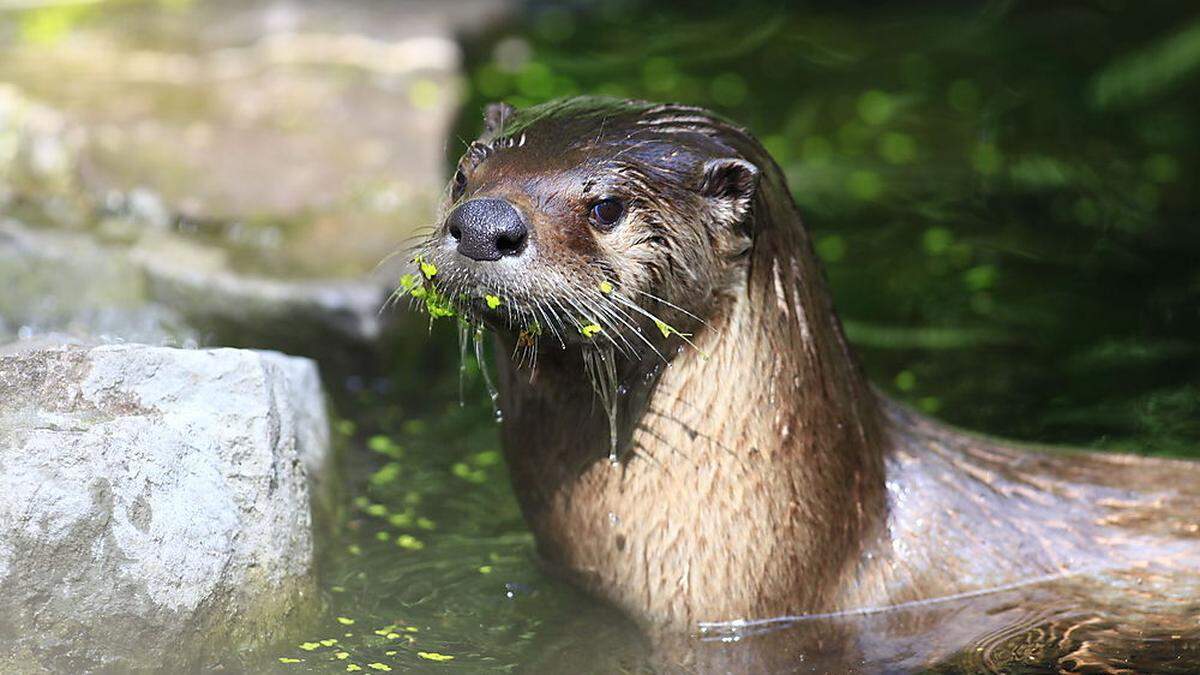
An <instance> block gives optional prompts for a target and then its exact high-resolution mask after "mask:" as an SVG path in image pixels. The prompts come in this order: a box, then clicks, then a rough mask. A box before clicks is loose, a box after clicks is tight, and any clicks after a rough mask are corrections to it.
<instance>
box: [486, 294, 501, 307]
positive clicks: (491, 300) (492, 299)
mask: <svg viewBox="0 0 1200 675" xmlns="http://www.w3.org/2000/svg"><path fill="white" fill-rule="evenodd" d="M483 299H484V301H485V302H487V306H488V309H496V308H497V307H499V306H500V298H498V297H496V296H494V295H485V296H483Z"/></svg>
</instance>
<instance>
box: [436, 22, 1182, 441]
mask: <svg viewBox="0 0 1200 675" xmlns="http://www.w3.org/2000/svg"><path fill="white" fill-rule="evenodd" d="M468 56H469V58H468V65H469V68H470V84H471V89H470V94H469V95H470V100H469V102H468V104H467V105H466V106H465V111H466V112H465V113H464V118H463V119H462V120H461V122H460V125H459V137H460V138H463V139H469V138H472V137H473V136H474V135H475V133H476V132H477V130H478V126H479V122H478V117H477V115H478V111H479V110H480V109H481V107H482V106H483V104H484V103H486V102H488V101H491V100H497V99H503V100H507V101H509V102H511V103H513V104H515V105H517V106H523V105H529V104H533V103H537V102H540V101H544V100H547V99H550V98H555V97H560V96H570V95H574V94H580V93H588V94H610V95H614V96H630V97H638V98H647V99H654V100H671V101H680V102H684V103H690V104H695V105H701V106H705V107H710V108H713V109H715V110H717V111H719V112H722V113H725V114H727V115H728V116H730V117H732V118H734V119H736V120H738V121H740V122H742V123H743V124H745V125H746V126H747V127H748V128H750V129H751V130H752V131H753V132H754V133H755V134H756V135H757V136H758V137H759V138H760V139H761V140H762V141H763V143H764V144H765V145H766V146H767V148H768V149H769V150H770V151H771V152H772V154H773V156H774V157H775V159H776V161H777V162H778V163H779V164H780V165H781V167H783V169H784V171H785V172H786V175H787V176H788V178H789V182H790V185H791V188H792V191H793V193H794V195H795V198H796V200H797V203H798V204H799V205H800V208H801V210H802V212H803V213H804V214H805V217H806V222H807V223H808V226H809V227H810V228H811V229H812V231H813V233H814V239H815V242H816V248H817V251H818V253H819V255H820V256H821V257H822V258H823V259H824V261H825V264H826V269H827V272H828V275H829V278H830V281H831V284H832V287H833V290H834V294H835V296H836V300H837V306H838V307H839V311H840V313H841V315H842V317H843V318H844V319H845V321H846V324H847V327H848V331H849V333H850V336H851V339H852V340H853V341H854V342H855V343H856V344H857V345H858V346H859V348H860V352H861V353H862V355H863V357H864V360H865V362H866V364H867V366H868V370H869V371H870V373H871V374H872V377H873V379H874V380H875V381H876V382H878V383H879V384H880V385H881V386H883V387H885V388H886V389H888V390H889V391H890V392H891V393H893V394H894V395H897V396H899V397H900V398H902V399H904V400H907V401H909V402H910V403H912V404H914V405H917V406H918V407H920V408H922V409H924V410H926V411H928V412H932V413H936V414H938V415H939V416H942V417H944V418H946V419H948V420H950V421H952V422H955V423H958V424H962V425H965V426H969V427H974V428H978V429H982V430H986V431H989V432H992V433H998V434H1003V435H1008V436H1013V437H1018V438H1024V439H1030V440H1037V441H1044V442H1055V443H1086V444H1092V445H1096V446H1103V447H1119V448H1124V449H1132V450H1137V451H1141V452H1150V453H1170V454H1181V455H1191V456H1200V223H1198V222H1197V220H1198V213H1200V208H1198V207H1200V197H1198V196H1197V194H1196V186H1197V184H1198V183H1197V177H1198V175H1197V169H1198V166H1197V158H1198V157H1200V153H1198V152H1197V151H1198V150H1200V124H1198V123H1197V122H1198V120H1200V114H1198V113H1200V110H1198V108H1200V78H1198V77H1197V76H1198V75H1200V18H1198V17H1197V15H1196V12H1195V9H1194V8H1193V7H1189V6H1188V4H1187V3H1132V2H1124V1H1121V0H1109V1H1102V2H1088V3H1035V2H1026V3H1019V2H993V3H986V4H982V5H980V4H968V3H941V4H925V5H922V8H920V9H913V8H912V7H907V6H906V7H904V8H901V7H900V6H898V5H895V4H884V3H848V4H832V3H827V4H823V5H818V4H810V5H808V6H806V7H793V6H786V7H785V6H782V5H778V4H770V3H736V4H734V3H730V4H728V5H726V6H723V7H715V6H712V5H696V4H693V5H688V4H684V5H676V4H668V3H650V2H633V1H628V0H626V1H619V2H575V3H571V4H569V5H567V6H563V5H560V4H553V5H551V4H546V3H535V4H534V5H533V6H532V8H531V9H530V11H529V12H528V13H526V14H525V15H524V16H523V17H522V18H521V19H520V20H519V21H517V22H516V23H515V24H514V25H511V26H509V27H507V28H506V29H505V30H503V31H501V32H500V33H499V34H496V35H494V36H491V39H489V40H484V41H482V43H480V44H479V45H478V46H477V47H476V48H475V49H473V50H472V51H471V52H470V53H469V55H468ZM457 150H458V149H455V150H452V152H457Z"/></svg>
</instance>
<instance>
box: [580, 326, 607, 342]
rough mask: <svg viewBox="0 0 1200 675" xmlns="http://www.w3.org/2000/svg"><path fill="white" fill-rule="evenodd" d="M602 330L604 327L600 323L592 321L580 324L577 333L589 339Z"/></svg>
mask: <svg viewBox="0 0 1200 675" xmlns="http://www.w3.org/2000/svg"><path fill="white" fill-rule="evenodd" d="M602 330H604V329H603V328H601V327H600V324H598V323H595V322H593V323H589V324H584V325H581V326H580V327H579V334H580V335H582V336H583V337H585V338H587V339H589V340H591V339H592V338H594V337H596V333H599V332H600V331H602Z"/></svg>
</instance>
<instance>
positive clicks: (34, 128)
mask: <svg viewBox="0 0 1200 675" xmlns="http://www.w3.org/2000/svg"><path fill="white" fill-rule="evenodd" d="M510 4H511V3H510V2H509V1H508V0H469V1H464V2H455V3H443V2H432V1H427V0H426V1H422V0H415V1H412V2H404V3H374V2H351V3H342V2H327V1H318V2H311V3H309V2H304V3H300V2H292V1H289V0H248V1H246V2H217V3H149V2H133V3H122V4H121V5H120V6H119V7H109V6H107V5H105V6H103V7H101V6H99V5H97V6H95V7H93V6H91V5H87V4H86V3H85V5H81V6H79V7H72V8H71V10H70V11H63V9H62V8H61V7H59V6H57V5H55V4H54V3H51V5H48V6H46V7H45V8H41V7H39V6H37V4H36V3H35V4H34V5H32V6H30V8H29V9H25V10H14V11H13V12H11V13H10V14H11V16H12V17H14V18H15V20H14V21H12V22H10V23H9V24H6V25H0V212H3V213H5V215H6V216H8V222H7V223H5V224H3V225H0V287H4V288H9V289H14V290H12V291H11V292H10V294H9V295H10V297H8V298H2V299H0V316H2V317H3V320H2V321H0V331H3V332H2V333H0V340H3V339H6V338H7V339H11V338H12V336H13V334H14V333H20V334H22V335H27V334H32V335H40V334H44V333H45V332H65V333H68V334H71V335H80V336H84V337H91V336H96V335H103V336H107V337H110V338H112V339H118V340H129V341H137V342H147V343H152V344H190V343H192V342H195V343H198V344H201V345H215V344H222V345H229V346H239V347H249V348H271V349H283V350H285V351H287V352H289V353H296V354H305V355H312V356H321V357H323V358H327V359H329V358H330V357H331V355H332V360H333V361H336V362H338V363H340V364H345V365H346V366H347V367H348V368H350V369H351V370H354V369H357V368H359V366H360V365H361V362H362V361H364V360H365V361H369V360H371V359H373V358H375V357H376V355H377V354H376V352H375V347H376V345H377V344H378V338H379V336H380V333H381V331H382V330H383V329H384V327H385V323H384V322H383V321H381V319H380V312H379V310H380V307H381V305H382V304H383V302H384V300H385V299H386V298H387V296H388V294H389V293H390V291H391V290H392V289H393V287H394V285H395V283H396V280H397V278H398V276H399V267H400V264H401V263H402V262H403V256H394V255H392V254H394V253H398V252H400V251H401V250H402V249H403V247H404V245H405V243H406V242H410V241H411V240H412V237H413V236H414V235H415V234H416V233H417V232H418V231H419V230H420V228H421V227H423V226H425V225H428V224H429V223H430V222H431V221H432V220H433V218H434V216H435V211H436V209H437V206H438V203H439V200H440V198H441V194H442V189H443V185H444V182H445V177H446V171H445V160H446V139H447V138H448V137H449V136H450V132H451V128H452V125H453V120H454V116H455V114H456V111H457V108H458V105H459V101H460V98H461V94H460V89H461V86H462V84H461V75H460V73H459V69H460V63H459V62H460V58H461V56H460V50H459V47H458V45H457V42H456V36H457V34H458V33H460V32H462V31H478V30H482V29H484V27H486V26H489V25H492V24H494V23H495V22H496V21H498V20H500V19H501V18H502V17H503V16H504V15H505V14H506V13H507V11H508V8H509V6H510ZM41 18H45V20H44V21H42V20H40V19H41ZM59 232H61V233H63V235H62V236H59ZM62 251H70V253H69V254H68V255H61V254H60V253H61V252H62ZM72 256H77V257H74V258H73V257H72ZM385 260H386V261H388V262H386V263H385V262H384V261H385ZM381 263H383V264H381ZM30 270H35V271H34V272H33V273H32V275H30V274H29V271H30ZM93 273H94V274H96V279H95V280H94V281H92V282H90V283H80V279H81V277H83V278H85V279H86V278H87V277H88V275H91V274H93ZM13 279H18V280H20V281H19V282H11V280H13ZM5 282H11V283H8V285H4V284H5ZM114 298H115V300H112V301H111V302H110V299H114ZM114 303H115V304H114ZM389 316H390V315H385V318H388V317H389Z"/></svg>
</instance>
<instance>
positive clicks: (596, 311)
mask: <svg viewBox="0 0 1200 675" xmlns="http://www.w3.org/2000/svg"><path fill="white" fill-rule="evenodd" d="M570 302H571V304H572V306H574V307H575V308H576V309H577V310H578V311H579V312H580V314H583V315H584V316H588V317H589V318H598V319H600V320H601V321H603V322H604V323H605V324H608V325H609V328H610V329H612V328H616V326H614V325H613V324H612V321H613V319H615V318H616V317H614V316H613V314H612V313H611V312H609V311H607V308H606V307H604V306H603V305H593V304H591V303H588V302H586V298H579V299H578V302H577V301H576V300H575V299H572V300H571V301H570ZM581 305H582V306H581ZM593 315H594V316H593ZM602 332H603V334H604V336H605V337H606V338H607V339H608V341H609V342H611V343H613V346H615V347H617V348H618V349H620V350H621V353H622V354H625V355H628V356H633V355H634V354H636V353H637V352H636V350H634V348H633V345H632V344H630V343H629V340H627V339H626V338H625V334H624V333H622V332H621V331H619V330H604V331H602ZM613 333H615V334H616V336H617V338H619V339H620V340H621V343H622V344H620V345H618V344H616V341H615V340H613V338H612V335H611V334H613Z"/></svg>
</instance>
